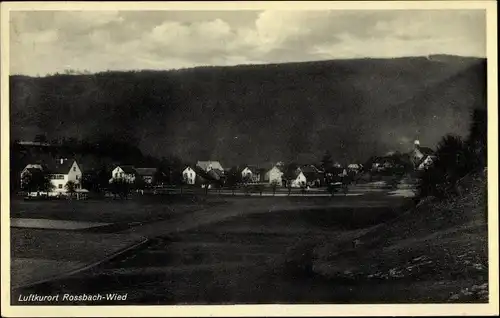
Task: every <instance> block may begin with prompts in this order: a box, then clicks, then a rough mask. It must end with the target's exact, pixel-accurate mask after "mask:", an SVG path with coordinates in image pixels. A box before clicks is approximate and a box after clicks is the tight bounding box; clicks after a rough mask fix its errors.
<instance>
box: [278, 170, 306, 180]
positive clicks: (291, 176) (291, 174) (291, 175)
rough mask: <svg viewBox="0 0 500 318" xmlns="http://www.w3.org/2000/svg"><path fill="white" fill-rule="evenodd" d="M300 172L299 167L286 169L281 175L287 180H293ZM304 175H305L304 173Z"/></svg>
mask: <svg viewBox="0 0 500 318" xmlns="http://www.w3.org/2000/svg"><path fill="white" fill-rule="evenodd" d="M301 173H302V171H301V170H300V169H294V170H288V171H286V172H284V173H283V177H284V178H285V179H289V180H295V179H297V178H298V176H299V175H300V174H301ZM302 174H303V173H302ZM304 176H305V175H304Z"/></svg>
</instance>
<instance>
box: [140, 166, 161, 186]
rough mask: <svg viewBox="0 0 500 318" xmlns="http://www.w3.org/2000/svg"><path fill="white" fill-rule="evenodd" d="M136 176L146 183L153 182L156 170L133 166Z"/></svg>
mask: <svg viewBox="0 0 500 318" xmlns="http://www.w3.org/2000/svg"><path fill="white" fill-rule="evenodd" d="M135 171H136V172H137V176H139V177H141V178H142V180H144V182H145V183H146V184H153V180H154V178H155V176H156V173H157V172H158V169H156V168H135Z"/></svg>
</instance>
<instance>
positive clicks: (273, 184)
mask: <svg viewBox="0 0 500 318" xmlns="http://www.w3.org/2000/svg"><path fill="white" fill-rule="evenodd" d="M278 185H279V182H278V180H273V181H272V182H271V188H272V189H273V196H274V195H276V188H277V187H278Z"/></svg>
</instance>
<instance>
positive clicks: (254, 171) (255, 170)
mask: <svg viewBox="0 0 500 318" xmlns="http://www.w3.org/2000/svg"><path fill="white" fill-rule="evenodd" d="M247 168H248V170H250V171H251V172H252V173H253V174H255V173H259V172H260V169H259V167H257V166H253V165H248V166H245V167H244V168H243V170H245V169H247ZM243 170H242V171H243Z"/></svg>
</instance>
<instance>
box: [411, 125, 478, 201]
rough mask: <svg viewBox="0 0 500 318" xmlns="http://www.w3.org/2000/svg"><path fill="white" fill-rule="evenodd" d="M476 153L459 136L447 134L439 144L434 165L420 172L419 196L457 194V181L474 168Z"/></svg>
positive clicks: (440, 196) (442, 196) (441, 196)
mask: <svg viewBox="0 0 500 318" xmlns="http://www.w3.org/2000/svg"><path fill="white" fill-rule="evenodd" d="M474 163H475V160H474V154H473V153H471V151H470V148H469V147H468V144H467V143H466V142H464V141H463V140H462V138H460V137H459V136H454V135H446V136H445V137H443V139H442V140H441V142H440V143H439V144H438V147H437V151H436V159H435V160H434V163H433V165H432V166H431V167H430V168H428V169H427V170H424V171H422V172H421V173H420V182H419V186H418V192H419V197H420V198H422V197H426V196H429V195H432V196H436V197H438V198H445V197H450V196H453V195H455V194H457V192H458V191H457V181H458V180H459V179H460V178H462V177H463V176H465V175H466V174H468V173H469V172H471V171H472V170H473V169H474Z"/></svg>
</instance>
